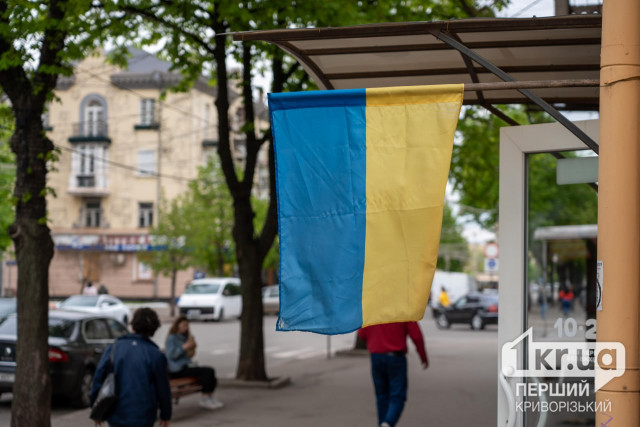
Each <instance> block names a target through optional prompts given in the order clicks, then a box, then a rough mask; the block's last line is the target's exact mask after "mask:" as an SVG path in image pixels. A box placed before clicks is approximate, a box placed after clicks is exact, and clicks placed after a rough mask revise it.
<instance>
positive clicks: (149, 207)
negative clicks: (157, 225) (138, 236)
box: [138, 203, 153, 227]
mask: <svg viewBox="0 0 640 427" xmlns="http://www.w3.org/2000/svg"><path fill="white" fill-rule="evenodd" d="M152 225H153V203H138V227H151V226H152Z"/></svg>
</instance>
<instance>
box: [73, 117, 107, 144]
mask: <svg viewBox="0 0 640 427" xmlns="http://www.w3.org/2000/svg"><path fill="white" fill-rule="evenodd" d="M69 142H107V143H111V138H109V134H108V129H107V123H106V122H104V121H101V120H97V121H89V122H80V123H74V124H73V136H71V137H69Z"/></svg>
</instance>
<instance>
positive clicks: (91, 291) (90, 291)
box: [82, 282, 98, 295]
mask: <svg viewBox="0 0 640 427" xmlns="http://www.w3.org/2000/svg"><path fill="white" fill-rule="evenodd" d="M82 294H83V295H98V289H97V288H96V287H95V286H93V283H91V282H87V286H85V287H84V289H83V290H82Z"/></svg>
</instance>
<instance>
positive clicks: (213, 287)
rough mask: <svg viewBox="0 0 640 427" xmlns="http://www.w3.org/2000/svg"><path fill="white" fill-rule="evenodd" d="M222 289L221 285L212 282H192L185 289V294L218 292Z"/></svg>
mask: <svg viewBox="0 0 640 427" xmlns="http://www.w3.org/2000/svg"><path fill="white" fill-rule="evenodd" d="M218 291H220V285H218V284H210V283H202V284H198V285H195V284H192V285H189V286H187V289H185V291H184V293H185V294H217V293H218Z"/></svg>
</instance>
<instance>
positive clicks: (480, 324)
mask: <svg viewBox="0 0 640 427" xmlns="http://www.w3.org/2000/svg"><path fill="white" fill-rule="evenodd" d="M471 329H473V330H474V331H478V330H480V329H484V321H483V320H482V317H481V316H480V314H478V313H476V314H474V315H473V317H472V318H471Z"/></svg>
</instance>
